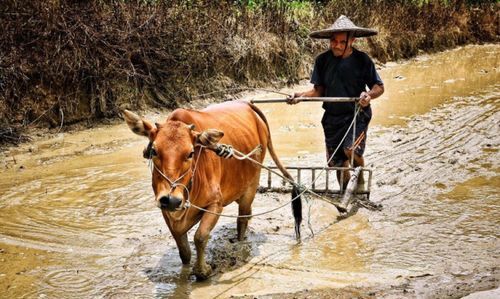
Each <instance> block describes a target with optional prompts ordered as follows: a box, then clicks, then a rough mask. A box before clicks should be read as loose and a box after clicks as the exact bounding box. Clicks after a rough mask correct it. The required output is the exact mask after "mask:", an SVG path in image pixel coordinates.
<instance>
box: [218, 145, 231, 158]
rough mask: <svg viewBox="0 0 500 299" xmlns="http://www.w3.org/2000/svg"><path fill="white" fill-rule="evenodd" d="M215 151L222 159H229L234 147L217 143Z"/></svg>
mask: <svg viewBox="0 0 500 299" xmlns="http://www.w3.org/2000/svg"><path fill="white" fill-rule="evenodd" d="M215 153H216V154H217V155H218V156H220V157H222V158H224V159H229V158H231V157H232V156H233V155H234V149H233V147H232V146H231V145H228V144H217V149H216V151H215Z"/></svg>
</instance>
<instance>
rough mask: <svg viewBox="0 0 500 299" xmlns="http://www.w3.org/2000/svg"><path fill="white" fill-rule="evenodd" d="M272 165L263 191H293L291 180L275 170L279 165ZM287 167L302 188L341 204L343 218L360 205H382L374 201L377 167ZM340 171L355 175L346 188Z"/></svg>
mask: <svg viewBox="0 0 500 299" xmlns="http://www.w3.org/2000/svg"><path fill="white" fill-rule="evenodd" d="M269 168H270V170H267V171H266V170H265V169H264V170H263V172H262V175H261V180H260V187H259V192H291V190H292V186H291V184H290V183H288V182H287V181H285V180H284V179H283V178H281V177H279V176H278V175H276V174H274V173H272V172H271V170H276V169H277V167H275V166H270V167H269ZM287 169H288V170H289V172H290V173H291V175H292V176H294V180H295V182H296V183H297V184H298V185H299V186H301V188H302V189H307V191H308V192H309V193H312V194H314V195H316V196H320V197H321V198H322V199H323V200H325V201H327V202H329V203H331V204H333V205H334V206H335V207H337V209H338V210H339V212H340V216H339V218H341V219H343V218H346V217H348V216H350V215H353V214H355V213H356V211H357V210H358V209H359V207H364V208H367V209H369V210H380V209H381V208H382V206H381V205H379V204H376V203H373V202H371V201H370V192H371V185H372V174H373V171H372V170H371V169H369V168H363V167H357V168H350V167H314V166H313V167H311V166H291V167H287ZM337 171H349V172H351V179H350V180H349V182H348V184H347V187H346V188H345V189H344V188H343V185H344V182H343V181H342V178H343V176H340V177H341V181H340V183H339V182H338V181H337ZM266 174H267V175H266ZM360 175H362V176H363V177H364V181H365V183H364V184H363V185H361V184H360V185H358V177H359V176H360Z"/></svg>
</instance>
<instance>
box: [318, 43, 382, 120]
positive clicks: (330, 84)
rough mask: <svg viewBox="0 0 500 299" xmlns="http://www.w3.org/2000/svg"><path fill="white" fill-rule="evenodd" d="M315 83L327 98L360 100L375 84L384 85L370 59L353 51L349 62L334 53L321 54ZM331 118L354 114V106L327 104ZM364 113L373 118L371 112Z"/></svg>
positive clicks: (368, 108) (369, 110)
mask: <svg viewBox="0 0 500 299" xmlns="http://www.w3.org/2000/svg"><path fill="white" fill-rule="evenodd" d="M311 83H312V84H314V85H321V86H323V87H324V88H325V95H324V96H326V97H359V95H360V94H361V92H363V91H366V86H368V87H369V88H370V89H371V88H372V87H373V85H375V84H379V85H383V84H384V83H383V82H382V79H380V76H379V75H378V73H377V70H376V69H375V65H374V64H373V62H372V60H371V59H370V57H368V55H366V54H365V53H364V52H361V51H358V50H356V49H354V48H353V52H352V54H351V55H349V57H347V58H343V59H342V58H340V57H335V56H334V55H333V52H332V51H331V50H328V51H326V52H324V53H322V54H320V55H319V56H318V57H317V58H316V61H315V63H314V69H313V72H312V75H311ZM323 109H325V111H326V113H327V114H331V115H345V114H351V115H352V114H353V113H354V103H326V102H325V103H323ZM364 111H365V112H366V113H368V114H369V115H370V117H371V108H370V107H366V108H364Z"/></svg>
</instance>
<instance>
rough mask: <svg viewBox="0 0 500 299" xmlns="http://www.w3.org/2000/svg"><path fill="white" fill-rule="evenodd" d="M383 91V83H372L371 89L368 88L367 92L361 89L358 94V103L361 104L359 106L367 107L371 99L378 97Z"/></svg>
mask: <svg viewBox="0 0 500 299" xmlns="http://www.w3.org/2000/svg"><path fill="white" fill-rule="evenodd" d="M383 93H384V85H381V84H375V85H373V87H372V89H370V91H368V92H366V91H363V92H362V93H361V94H360V95H359V104H360V105H361V107H367V106H368V105H370V101H371V100H373V99H376V98H378V97H379V96H381V95H382V94H383Z"/></svg>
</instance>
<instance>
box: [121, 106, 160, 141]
mask: <svg viewBox="0 0 500 299" xmlns="http://www.w3.org/2000/svg"><path fill="white" fill-rule="evenodd" d="M123 117H124V118H125V121H126V122H127V125H128V127H129V128H130V130H132V132H134V133H135V134H137V135H141V136H146V137H150V136H151V135H152V134H151V132H153V131H154V130H156V127H155V126H154V125H153V124H151V123H150V122H149V121H147V120H144V119H142V118H141V117H140V116H139V115H137V114H135V113H133V112H131V111H128V110H124V111H123Z"/></svg>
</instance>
